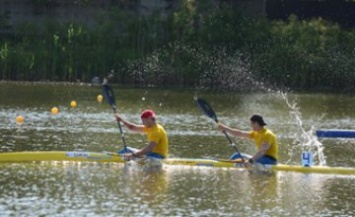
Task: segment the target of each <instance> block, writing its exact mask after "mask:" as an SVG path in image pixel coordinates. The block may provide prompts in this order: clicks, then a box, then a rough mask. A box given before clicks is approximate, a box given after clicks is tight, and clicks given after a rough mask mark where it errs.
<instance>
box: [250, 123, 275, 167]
mask: <svg viewBox="0 0 355 217" xmlns="http://www.w3.org/2000/svg"><path fill="white" fill-rule="evenodd" d="M249 138H250V139H253V140H254V142H255V145H256V146H257V148H258V150H260V149H261V146H262V144H263V143H268V144H269V145H270V147H269V149H268V150H267V151H266V153H265V155H268V156H271V157H273V158H275V159H276V160H277V159H278V158H279V146H278V144H277V140H276V136H275V134H274V133H273V132H271V130H269V129H266V128H263V129H262V130H260V131H251V132H250V133H249Z"/></svg>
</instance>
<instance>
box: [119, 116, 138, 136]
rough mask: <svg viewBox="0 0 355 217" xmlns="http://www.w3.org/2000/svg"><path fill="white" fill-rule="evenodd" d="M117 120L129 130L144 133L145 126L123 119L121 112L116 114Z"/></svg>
mask: <svg viewBox="0 0 355 217" xmlns="http://www.w3.org/2000/svg"><path fill="white" fill-rule="evenodd" d="M115 117H116V120H117V121H121V122H122V123H123V124H124V125H125V126H126V127H127V128H128V129H129V130H131V131H133V132H136V133H144V126H143V125H137V124H133V123H131V122H128V121H126V120H125V119H123V118H122V117H121V116H120V115H119V114H116V115H115Z"/></svg>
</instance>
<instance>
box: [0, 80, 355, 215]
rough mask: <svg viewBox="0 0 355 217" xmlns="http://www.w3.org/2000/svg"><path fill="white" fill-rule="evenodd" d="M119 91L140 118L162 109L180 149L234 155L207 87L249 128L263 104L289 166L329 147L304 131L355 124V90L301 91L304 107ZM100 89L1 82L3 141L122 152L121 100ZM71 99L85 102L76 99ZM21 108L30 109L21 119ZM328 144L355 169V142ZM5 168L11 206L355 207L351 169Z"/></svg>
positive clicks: (6, 201)
mask: <svg viewBox="0 0 355 217" xmlns="http://www.w3.org/2000/svg"><path fill="white" fill-rule="evenodd" d="M114 90H115V94H116V100H117V104H118V107H119V109H120V111H121V113H122V114H123V116H124V117H126V118H127V119H128V120H130V121H133V122H140V119H139V113H140V112H141V111H142V110H143V109H146V108H152V109H154V110H155V111H156V113H157V115H158V121H159V122H160V123H161V124H162V125H164V126H165V128H166V130H167V132H168V134H169V139H170V156H172V157H192V158H200V157H206V158H228V156H229V155H231V154H232V152H233V151H232V149H231V148H230V147H228V142H227V141H226V139H225V138H224V137H223V134H221V133H220V132H218V131H217V130H216V129H215V126H214V124H213V123H212V122H211V121H209V120H208V119H207V118H205V117H204V116H202V115H201V113H200V111H199V110H198V108H197V106H196V105H195V104H194V102H193V96H195V95H198V96H202V97H204V98H205V99H207V100H208V101H209V102H210V103H211V105H212V107H213V108H214V109H215V110H216V112H217V114H218V116H219V117H220V120H221V122H223V123H225V124H228V125H232V126H235V127H238V128H240V129H245V130H247V129H249V125H248V124H249V121H248V117H249V116H250V115H251V114H252V113H262V114H263V115H264V116H265V120H266V121H267V123H268V127H269V128H270V129H272V130H273V131H274V132H275V133H276V134H277V135H278V138H279V144H280V161H281V162H284V163H289V164H299V162H300V154H301V152H302V150H304V149H312V150H318V149H317V148H316V147H313V144H314V143H313V142H310V141H307V138H308V137H307V136H305V135H304V134H305V133H304V132H303V130H304V131H306V132H308V131H309V130H311V128H312V127H313V128H314V129H318V128H341V129H354V127H353V124H354V123H355V110H354V109H353V108H354V105H355V97H354V96H350V95H335V94H289V95H288V96H287V98H288V100H289V101H290V102H291V104H292V102H293V101H294V102H296V103H297V106H296V108H297V107H298V108H299V110H297V109H295V108H294V109H291V108H289V107H288V106H287V104H286V102H285V100H284V98H283V97H282V95H281V94H280V93H267V94H211V93H200V92H195V91H189V90H157V89H127V88H121V87H114ZM98 94H101V88H100V87H93V86H87V85H83V86H80V85H64V84H60V85H58V84H56V85H54V84H53V85H51V84H46V85H44V84H37V85H35V84H28V83H27V84H15V83H2V84H0V151H1V152H8V151H32V150H77V149H83V150H88V151H116V150H118V149H119V148H121V147H122V142H121V138H120V135H119V133H118V132H119V131H118V129H117V125H116V123H115V120H114V118H113V115H112V110H111V109H110V107H109V106H107V105H106V104H105V103H102V104H100V103H98V102H97V101H96V96H97V95H98ZM71 100H76V101H77V104H78V106H77V107H76V108H74V109H71V108H70V107H69V103H70V101H71ZM53 106H58V107H59V110H60V112H59V114H58V115H52V114H51V113H50V109H51V108H52V107H53ZM17 115H22V116H24V118H25V121H24V123H23V124H22V125H21V126H19V125H17V124H16V122H15V118H16V116H17ZM297 118H300V119H299V120H301V121H302V127H300V123H301V122H300V121H299V120H297ZM124 130H125V129H124ZM307 135H308V136H309V135H312V134H307ZM126 137H127V138H126V140H127V141H128V142H129V144H130V145H131V146H133V147H136V148H139V147H142V146H144V144H145V142H146V140H145V139H146V138H145V136H142V135H136V134H130V133H128V132H127V134H126ZM312 139H314V138H312ZM320 142H321V143H322V144H323V145H322V148H323V154H324V156H325V160H326V163H327V165H330V166H350V167H355V159H354V155H355V140H344V139H341V140H334V139H328V140H321V141H320ZM236 143H237V145H238V148H239V149H240V150H241V151H242V152H247V153H253V152H254V151H255V148H254V145H253V144H252V143H250V142H248V141H244V140H240V139H237V140H236ZM307 144H311V146H309V145H307ZM316 162H318V161H317V159H316ZM0 174H1V175H0V188H1V190H0V216H219V215H220V216H286V215H289V216H339V215H344V216H345V215H347V216H352V215H355V213H354V209H355V197H354V196H355V194H354V193H353V192H354V191H355V184H354V183H355V182H354V177H349V176H333V175H318V174H300V173H288V172H277V173H275V174H272V175H265V174H250V173H248V172H241V171H237V170H233V169H229V170H227V169H215V168H191V167H184V166H181V167H176V166H165V167H164V168H163V170H161V171H153V172H152V171H151V172H147V171H142V170H140V169H139V168H134V167H124V166H123V165H117V164H97V163H58V162H57V163H33V164H32V163H30V164H27V163H26V164H1V165H0Z"/></svg>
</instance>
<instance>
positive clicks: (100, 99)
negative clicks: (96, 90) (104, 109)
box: [97, 94, 104, 103]
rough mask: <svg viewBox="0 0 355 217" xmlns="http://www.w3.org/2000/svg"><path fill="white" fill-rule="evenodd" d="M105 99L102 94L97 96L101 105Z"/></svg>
mask: <svg viewBox="0 0 355 217" xmlns="http://www.w3.org/2000/svg"><path fill="white" fill-rule="evenodd" d="M103 98H104V97H103V96H102V95H101V94H99V95H97V101H98V102H99V103H101V102H102V100H103Z"/></svg>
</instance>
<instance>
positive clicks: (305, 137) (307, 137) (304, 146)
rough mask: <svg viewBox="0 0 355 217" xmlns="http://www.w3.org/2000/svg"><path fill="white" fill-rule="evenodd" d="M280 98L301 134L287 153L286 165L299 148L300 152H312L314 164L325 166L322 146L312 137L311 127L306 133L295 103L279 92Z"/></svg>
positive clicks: (312, 128) (312, 130)
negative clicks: (288, 156) (288, 157)
mask: <svg viewBox="0 0 355 217" xmlns="http://www.w3.org/2000/svg"><path fill="white" fill-rule="evenodd" d="M281 96H282V98H283V100H284V101H285V103H286V105H287V106H288V108H289V110H290V112H289V114H290V116H291V118H292V119H293V120H295V122H296V125H297V127H298V129H299V130H300V132H301V135H300V136H299V137H298V139H296V140H295V142H294V146H293V147H292V148H291V150H290V151H289V155H290V160H288V161H287V163H289V162H290V161H291V158H292V157H293V155H294V152H295V151H296V150H298V149H299V148H301V150H302V151H308V152H312V153H313V157H314V159H316V160H317V161H316V162H318V164H319V165H321V166H324V165H326V164H327V163H326V159H325V156H324V153H323V149H324V146H323V144H322V143H321V142H320V141H319V140H318V138H317V137H316V136H315V135H314V127H313V126H312V127H311V129H310V130H309V131H306V130H305V128H304V126H303V121H302V113H301V111H300V108H299V107H298V106H297V103H296V102H295V101H293V102H290V101H289V98H288V96H287V93H283V92H281Z"/></svg>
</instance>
